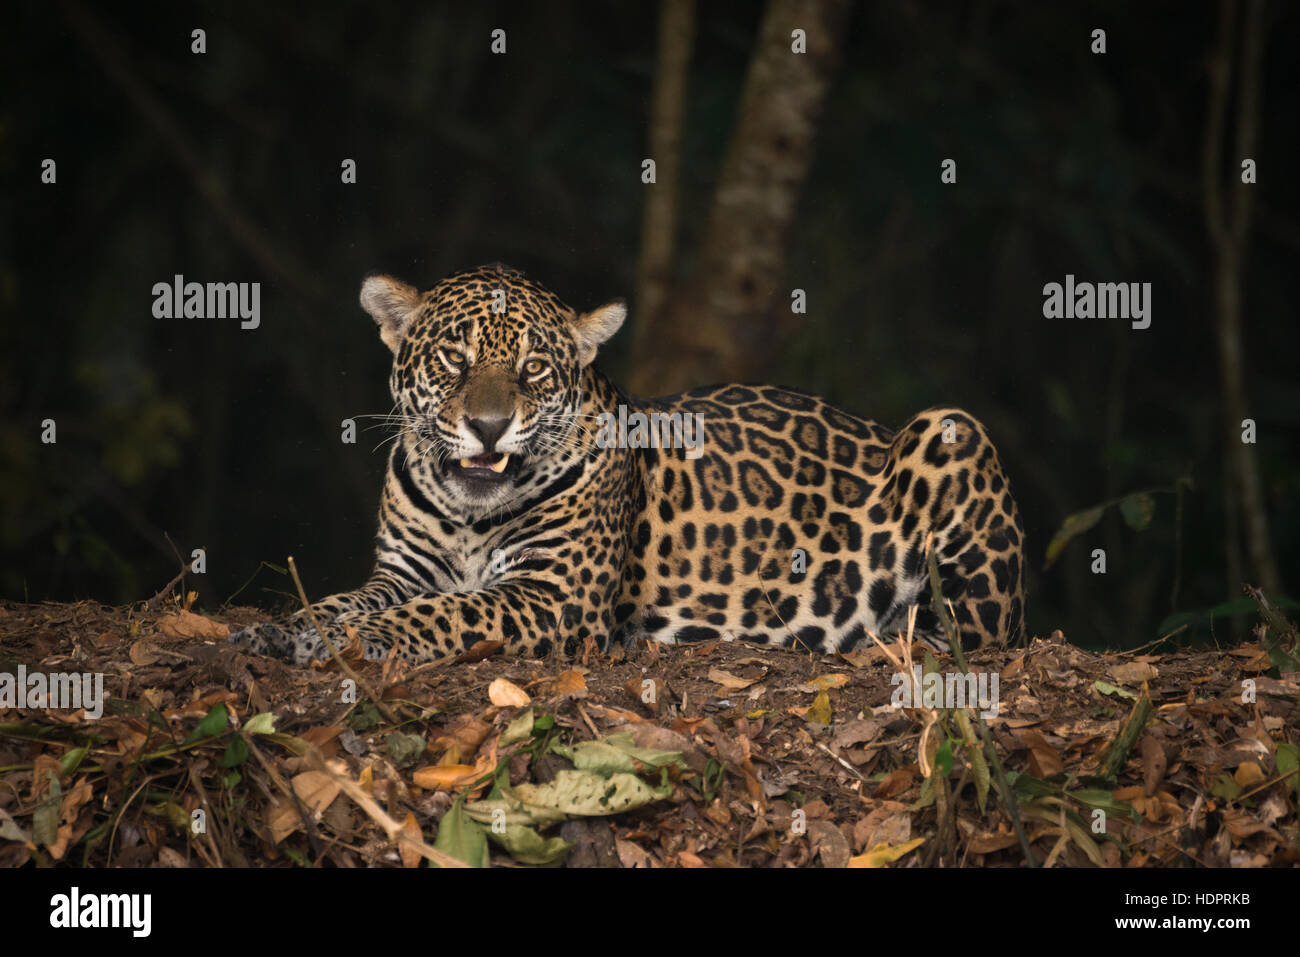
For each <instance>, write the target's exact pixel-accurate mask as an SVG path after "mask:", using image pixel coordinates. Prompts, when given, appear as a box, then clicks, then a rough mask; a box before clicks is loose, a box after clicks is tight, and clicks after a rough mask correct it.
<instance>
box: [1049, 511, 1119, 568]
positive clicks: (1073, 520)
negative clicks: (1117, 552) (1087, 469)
mask: <svg viewBox="0 0 1300 957" xmlns="http://www.w3.org/2000/svg"><path fill="white" fill-rule="evenodd" d="M1105 511H1106V506H1105V505H1098V506H1095V507H1094V508H1090V509H1087V510H1086V511H1082V512H1075V513H1074V514H1073V515H1067V516H1066V517H1065V521H1064V522H1062V523H1061V527H1060V528H1059V529H1057V531H1056V534H1055V535H1053V536H1052V540H1051V541H1050V542H1048V544H1047V562H1046V564H1044V566H1043V567H1044V568H1045V569H1046V568H1051V567H1052V563H1053V562H1055V561H1056V559H1057V557H1058V556H1059V555H1060V554H1061V551H1062V550H1063V549H1064V548H1065V546H1066V545H1068V544H1069V543H1070V539H1072V538H1074V537H1075V536H1076V535H1082V534H1083V533H1084V532H1086V531H1088V529H1090V528H1092V527H1093V526H1094V525H1096V524H1097V522H1099V521H1100V520H1101V516H1102V514H1103V513H1104V512H1105Z"/></svg>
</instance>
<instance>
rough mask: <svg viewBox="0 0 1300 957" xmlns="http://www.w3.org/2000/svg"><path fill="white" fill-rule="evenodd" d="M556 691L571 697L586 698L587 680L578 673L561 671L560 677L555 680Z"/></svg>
mask: <svg viewBox="0 0 1300 957" xmlns="http://www.w3.org/2000/svg"><path fill="white" fill-rule="evenodd" d="M555 690H556V692H557V693H558V694H562V695H571V696H573V697H575V698H581V697H586V694H587V679H586V678H584V677H583V676H582V675H581V674H580V673H578V672H576V671H572V670H570V671H561V672H560V675H559V677H558V678H556V679H555Z"/></svg>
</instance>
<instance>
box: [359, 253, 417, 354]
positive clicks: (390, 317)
mask: <svg viewBox="0 0 1300 957" xmlns="http://www.w3.org/2000/svg"><path fill="white" fill-rule="evenodd" d="M419 304H420V290H418V289H416V288H415V287H414V286H408V285H407V284H406V283H404V282H402V281H401V280H399V279H394V278H393V277H392V276H383V275H379V274H377V273H375V274H371V275H369V276H367V277H366V278H365V281H364V282H362V283H361V308H362V309H364V310H365V311H366V312H368V313H370V318H371V319H374V320H375V325H377V326H379V338H380V339H383V340H384V345H386V346H388V348H389V349H391V350H392V351H393V355H397V350H398V349H400V348H401V347H402V338H403V337H404V336H405V335H406V327H407V326H408V325H410V324H411V317H412V316H414V315H415V309H416V307H417V306H419Z"/></svg>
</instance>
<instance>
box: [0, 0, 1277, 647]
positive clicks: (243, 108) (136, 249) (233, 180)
mask: <svg viewBox="0 0 1300 957" xmlns="http://www.w3.org/2000/svg"><path fill="white" fill-rule="evenodd" d="M3 20H4V27H3V29H0V35H2V36H3V39H2V40H0V53H2V57H0V71H2V74H3V87H2V92H0V97H2V102H0V183H2V184H3V185H2V186H0V225H2V226H3V234H2V236H0V329H2V331H0V410H2V412H0V553H2V554H0V597H3V598H6V599H12V600H32V601H34V600H41V599H78V598H95V599H99V600H103V601H108V602H128V601H134V600H138V599H142V598H147V597H148V596H150V595H152V594H153V593H154V592H156V591H157V590H158V589H159V588H161V586H163V585H164V584H165V583H166V582H167V581H168V580H169V579H170V578H172V576H173V575H174V574H175V573H176V572H177V570H178V568H179V567H180V558H179V557H178V555H179V556H184V557H185V558H186V560H188V556H189V555H190V553H191V551H192V550H193V549H195V548H199V547H202V548H204V549H206V553H207V572H206V575H203V576H198V575H194V576H190V578H189V579H188V586H189V587H192V588H197V589H198V590H199V592H200V605H201V607H203V608H206V609H209V610H213V609H216V608H218V607H219V606H220V605H221V604H222V603H224V602H226V601H227V600H228V599H230V598H231V597H232V596H234V595H235V594H236V592H238V598H237V600H238V602H240V603H257V604H262V605H264V606H266V607H268V608H275V607H279V606H280V605H281V603H282V602H284V601H285V600H286V598H285V596H286V595H287V593H288V592H289V591H290V590H291V587H292V586H291V585H290V584H289V582H288V580H287V578H286V577H284V576H283V575H282V574H279V573H278V572H276V571H275V570H273V569H270V568H266V567H260V570H259V566H260V565H261V563H262V562H263V561H266V562H270V563H274V564H276V565H283V563H284V559H285V556H286V555H287V554H290V553H292V554H294V555H295V557H296V558H297V560H298V562H299V564H300V567H301V568H302V571H303V574H304V578H305V581H306V584H307V587H308V589H309V591H310V592H311V594H312V595H313V597H322V596H324V595H325V594H327V593H329V592H331V591H336V590H340V589H346V588H351V587H355V586H356V585H358V584H360V583H361V581H362V580H363V579H364V577H365V576H366V574H367V573H368V571H369V567H370V557H371V555H370V539H371V535H372V534H373V531H374V521H375V519H374V510H375V506H376V502H377V499H378V493H379V486H380V480H381V476H382V472H383V466H384V461H383V453H382V451H376V450H375V448H376V446H377V445H378V444H379V443H380V442H381V441H382V440H383V438H384V435H383V434H382V433H380V432H376V431H370V432H362V433H361V435H360V438H359V441H358V442H357V443H356V444H353V445H349V444H344V443H343V442H342V441H340V436H341V425H340V423H341V421H342V420H343V419H345V418H348V417H354V416H359V415H363V414H367V413H383V412H386V411H387V410H388V408H389V405H390V400H389V398H388V394H387V367H388V358H389V354H388V352H387V350H386V349H385V348H384V346H383V345H382V344H381V343H380V341H379V338H378V336H377V335H376V332H375V329H374V326H373V324H372V323H371V321H370V320H369V318H367V317H366V315H365V314H364V313H363V312H362V311H361V309H360V308H359V306H358V305H357V292H358V289H359V286H360V282H361V278H362V276H363V275H364V274H365V273H366V272H367V271H369V270H372V269H381V270H384V271H386V272H392V273H394V274H396V275H398V276H400V277H402V278H404V279H406V280H408V281H410V282H413V283H416V284H418V285H420V286H421V287H422V288H427V287H428V286H429V285H430V284H432V283H433V282H435V281H436V280H437V279H439V278H441V277H442V276H444V275H446V274H447V273H449V272H451V271H453V270H456V269H459V268H462V267H466V266H471V265H476V264H479V263H483V262H491V261H495V260H500V261H503V262H507V263H509V264H511V265H514V266H516V267H519V268H522V269H524V270H525V271H526V272H528V273H529V274H530V275H531V276H533V277H534V278H536V279H538V280H540V281H542V282H543V283H545V284H546V285H549V286H550V287H551V288H553V289H554V290H555V291H556V292H557V293H558V294H559V295H560V296H561V297H563V298H564V299H565V300H566V301H567V302H569V303H570V304H571V305H573V306H574V307H576V308H579V309H582V308H589V307H591V306H594V305H597V304H600V303H603V302H605V301H606V300H608V299H610V298H613V297H615V296H626V297H627V298H628V299H629V302H630V304H631V309H632V312H631V320H630V322H629V324H628V326H627V327H625V328H624V330H623V332H622V333H621V334H620V336H619V337H618V338H617V339H616V340H615V342H614V343H613V344H612V347H611V348H608V349H606V350H604V352H603V356H604V366H605V368H606V370H607V371H608V372H610V373H611V374H612V375H613V376H614V377H615V378H616V379H617V380H618V381H619V382H621V383H623V384H624V385H627V386H629V387H631V388H632V389H634V390H635V391H637V392H641V393H666V392H672V391H677V390H678V389H681V388H683V387H686V386H690V385H700V384H706V383H708V382H713V381H723V380H731V379H739V380H750V381H755V380H769V381H775V382H779V383H782V384H787V385H793V386H797V387H801V388H805V389H809V390H813V391H818V392H822V393H824V394H826V395H828V396H830V397H831V398H833V399H834V400H836V401H837V402H839V403H840V404H842V405H844V406H845V407H847V408H849V409H851V410H853V411H856V412H858V413H861V414H864V415H867V416H870V417H874V418H878V419H881V420H883V421H885V422H888V423H891V424H898V423H900V422H901V421H902V420H904V419H905V418H906V417H907V416H908V415H910V414H911V413H913V412H915V411H918V410H920V409H922V408H924V407H926V406H929V405H932V404H937V403H959V404H961V405H963V406H966V407H967V408H969V409H970V410H971V411H972V412H974V413H975V414H976V415H978V416H980V417H981V418H983V420H984V421H985V422H986V424H987V425H988V427H989V429H990V431H991V433H992V435H993V438H994V441H995V442H996V443H997V445H998V446H999V448H1000V449H1001V452H1002V456H1003V459H1004V462H1005V465H1006V467H1007V469H1008V471H1009V472H1010V474H1011V477H1012V481H1013V484H1014V488H1015V491H1016V493H1017V497H1018V498H1019V500H1020V504H1021V509H1022V511H1023V513H1024V518H1025V522H1026V524H1027V526H1028V533H1029V549H1030V558H1031V561H1030V565H1031V578H1030V587H1031V593H1030V599H1029V621H1030V625H1031V628H1032V630H1033V632H1034V633H1037V634H1046V633H1048V632H1050V631H1051V630H1053V629H1055V628H1060V629H1062V630H1063V631H1064V633H1065V634H1066V635H1067V636H1068V637H1069V638H1070V639H1072V640H1074V641H1076V642H1078V643H1080V644H1085V645H1089V646H1099V645H1106V646H1111V647H1132V646H1135V645H1138V644H1141V643H1143V642H1147V641H1150V640H1152V639H1154V638H1156V637H1158V636H1159V635H1161V634H1162V633H1164V632H1165V631H1169V630H1172V629H1173V628H1175V627H1177V626H1178V625H1180V624H1186V625H1187V626H1188V627H1187V628H1185V629H1184V630H1183V631H1181V632H1180V633H1179V634H1178V636H1177V638H1176V640H1178V641H1191V640H1196V641H1208V640H1212V639H1225V638H1230V637H1231V636H1232V635H1233V633H1234V631H1235V632H1236V634H1242V633H1244V631H1243V630H1244V628H1245V627H1247V626H1249V624H1250V623H1251V622H1252V621H1253V616H1252V615H1249V614H1243V613H1241V612H1242V609H1243V601H1244V599H1243V595H1242V589H1241V586H1242V583H1243V582H1249V583H1251V584H1255V585H1260V586H1262V587H1263V588H1264V589H1265V590H1266V591H1267V592H1269V593H1270V594H1271V595H1274V596H1278V597H1285V596H1297V595H1298V594H1300V582H1298V581H1297V577H1296V567H1297V559H1298V558H1300V536H1298V535H1297V531H1298V530H1300V507H1298V506H1297V502H1300V473H1298V472H1297V468H1296V455H1297V449H1298V448H1300V441H1298V439H1300V379H1298V377H1297V376H1296V373H1295V366H1296V352H1295V345H1296V336H1295V331H1294V328H1295V324H1296V321H1297V320H1296V316H1297V311H1296V308H1295V306H1294V303H1295V302H1296V301H1297V298H1298V295H1300V288H1298V287H1300V279H1298V278H1297V277H1298V273H1300V270H1297V268H1296V266H1297V259H1298V257H1297V253H1298V252H1300V204H1298V203H1297V181H1298V180H1300V176H1297V169H1298V168H1300V165H1298V164H1300V125H1298V124H1297V123H1296V121H1295V117H1296V116H1298V115H1300V96H1298V95H1297V94H1298V92H1300V82H1298V79H1297V63H1298V62H1300V57H1297V37H1300V6H1297V5H1294V4H1291V3H1280V2H1273V3H1262V2H1246V3H1237V4H1233V3H1228V4H1224V5H1219V4H1213V3H1204V4H1203V3H1194V2H1193V3H1187V2H1169V3H1144V4H1132V3H1127V2H1113V3H1099V4H1093V5H1083V4H1068V5H1067V4H1056V3H999V2H967V3H952V4H928V3H916V2H906V0H884V2H879V3H874V2H873V3H848V2H841V0H817V2H814V0H803V2H799V0H795V2H783V0H770V2H769V3H767V4H760V3H755V4H752V5H748V6H746V5H737V4H713V3H691V2H685V0H669V2H665V3H663V4H662V5H657V6H656V5H650V4H636V5H633V4H623V5H611V4H607V3H597V2H589V3H559V2H556V3H551V2H548V3H532V4H519V3H473V4H470V3H462V4H437V3H418V4H410V5H405V6H404V5H400V4H373V3H336V4H330V5H322V6H320V7H319V8H318V7H317V6H315V5H303V6H300V7H296V8H291V7H287V6H282V5H279V4H254V3H249V4H241V5H218V4H203V3H185V4H176V3H169V4H156V5H155V4H129V5H125V4H111V5H110V4H102V5H99V4H91V3H89V2H85V0H78V2H73V0H68V2H55V3H44V2H39V3H37V2H32V3H27V2H16V3H12V4H8V5H6V7H5V10H4V14H3ZM195 29H202V30H203V31H205V37H204V39H205V42H206V52H204V53H201V54H197V53H194V52H192V46H193V44H194V42H195V41H194V39H193V37H192V31H194V30H195ZM496 29H501V30H504V31H505V44H506V52H505V53H504V54H494V53H493V52H492V50H491V45H492V43H493V37H492V31H494V30H496ZM793 29H802V30H804V31H806V36H807V52H806V53H804V54H802V55H794V54H792V53H791V31H792V30H793ZM1097 29H1101V30H1104V31H1105V35H1104V43H1105V52H1104V54H1103V53H1094V52H1092V50H1093V48H1094V46H1095V45H1096V44H1097V43H1098V42H1099V41H1097V40H1096V39H1094V35H1093V31H1094V30H1097ZM646 158H653V159H655V162H656V182H655V183H654V184H646V183H644V182H643V181H642V162H643V160H645V159H646ZM47 159H52V160H54V161H55V167H54V168H55V173H56V181H55V182H54V183H52V184H51V183H45V182H42V175H43V165H42V164H43V163H44V162H45V160H47ZM349 159H351V160H354V161H355V163H356V183H355V184H345V183H343V182H342V181H341V179H342V176H341V170H342V164H343V163H344V161H345V160H349ZM946 159H952V160H955V161H956V183H953V184H945V183H943V182H941V172H942V170H941V164H942V163H943V162H944V160H946ZM1243 159H1252V160H1254V161H1255V176H1256V182H1255V183H1254V184H1251V185H1244V184H1243V183H1242V182H1241V179H1242V169H1241V164H1242V161H1243ZM178 273H179V274H182V275H184V276H185V277H186V279H187V280H195V281H200V282H210V281H220V282H258V283H261V325H260V327H259V328H257V329H255V330H242V329H241V328H240V326H239V322H238V320H233V319H226V320H220V319H216V320H198V319H157V318H154V316H153V294H152V288H153V285H154V284H155V283H157V282H169V281H171V279H172V277H173V276H174V275H176V274H178ZM1067 274H1072V275H1074V276H1075V277H1076V278H1077V279H1078V280H1080V281H1090V282H1137V283H1150V284H1151V289H1152V293H1151V296H1152V322H1151V326H1150V328H1149V329H1146V330H1134V329H1132V328H1130V324H1129V323H1128V322H1127V321H1125V320H1123V319H1106V320H1102V319H1091V320H1088V319H1048V318H1044V316H1043V286H1044V284H1046V283H1049V282H1058V283H1063V282H1065V277H1066V276H1067ZM794 289H802V290H804V292H805V294H806V298H807V311H806V313H803V314H795V313H792V311H791V308H790V304H791V292H792V290H794ZM47 419H52V420H54V422H55V424H56V428H57V442H56V443H54V444H48V443H45V442H42V431H43V425H42V423H43V422H44V421H45V420H47ZM1243 419H1251V420H1253V422H1254V431H1255V439H1256V441H1255V442H1254V443H1253V444H1244V443H1243V442H1242V433H1243V428H1242V425H1241V422H1242V420H1243ZM358 421H359V422H360V423H361V424H363V425H364V423H365V420H358ZM1142 492H1146V493H1148V494H1146V495H1135V494H1134V493H1142ZM1105 503H1111V505H1110V506H1109V507H1107V508H1106V509H1105V510H1104V511H1103V512H1102V513H1101V515H1100V517H1099V518H1098V520H1097V521H1096V523H1095V524H1094V525H1092V526H1091V527H1086V528H1084V527H1083V526H1086V525H1087V521H1086V520H1084V521H1079V520H1076V527H1077V528H1079V529H1080V533H1079V534H1078V535H1077V536H1076V537H1074V538H1073V539H1072V540H1071V541H1069V542H1068V544H1066V545H1065V547H1064V548H1062V549H1061V550H1060V553H1059V555H1058V556H1057V557H1056V560H1055V562H1054V563H1052V564H1051V565H1050V567H1045V565H1046V559H1047V551H1048V543H1049V541H1050V540H1051V539H1052V537H1053V535H1054V534H1055V533H1056V532H1057V530H1058V529H1059V528H1061V526H1062V525H1063V523H1065V522H1066V520H1067V518H1068V517H1069V516H1071V515H1074V514H1076V513H1080V512H1084V511H1085V510H1088V509H1090V508H1093V507H1095V506H1099V505H1102V504H1105ZM1096 517H1097V516H1096V514H1095V513H1094V514H1092V515H1089V516H1087V518H1096ZM172 543H174V546H175V547H174V548H173V544H172ZM1098 548H1100V549H1104V550H1105V554H1106V571H1105V574H1096V573H1094V571H1093V565H1094V558H1093V550H1094V549H1098ZM250 580H251V582H250ZM244 586H247V587H244ZM241 587H242V588H243V590H242V591H240V589H241ZM1247 604H1248V603H1247ZM1233 612H1237V614H1236V615H1235V616H1234V615H1233ZM1170 616H1177V617H1175V618H1172V619H1171V617H1170Z"/></svg>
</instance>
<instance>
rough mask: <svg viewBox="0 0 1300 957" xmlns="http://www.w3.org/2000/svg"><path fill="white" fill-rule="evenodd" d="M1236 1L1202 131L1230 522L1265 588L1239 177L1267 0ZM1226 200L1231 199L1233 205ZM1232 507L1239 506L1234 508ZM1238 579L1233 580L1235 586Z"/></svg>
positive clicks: (1268, 590) (1267, 559) (1269, 587)
mask: <svg viewBox="0 0 1300 957" xmlns="http://www.w3.org/2000/svg"><path fill="white" fill-rule="evenodd" d="M1237 10H1238V4H1236V3H1234V2H1233V0H1222V4H1221V7H1220V21H1219V32H1218V35H1219V47H1218V50H1217V51H1215V53H1214V54H1213V55H1212V56H1211V59H1210V64H1209V74H1210V83H1209V104H1208V114H1209V120H1208V123H1207V126H1206V135H1205V182H1204V190H1205V216H1206V224H1207V226H1208V229H1209V234H1210V241H1211V244H1212V246H1213V249H1214V257H1215V262H1214V307H1215V313H1216V314H1215V325H1214V332H1215V345H1216V346H1217V349H1218V354H1219V374H1220V378H1221V379H1222V383H1223V406H1224V409H1223V411H1224V425H1225V428H1226V432H1225V441H1226V442H1227V443H1228V454H1227V455H1225V456H1224V469H1225V470H1226V475H1225V486H1226V488H1227V489H1229V490H1231V491H1235V493H1236V502H1235V503H1231V504H1230V505H1229V507H1228V514H1227V520H1228V527H1229V529H1230V530H1232V529H1233V526H1236V525H1239V526H1240V528H1241V530H1242V532H1243V533H1244V538H1245V550H1246V557H1247V564H1248V566H1249V573H1250V574H1251V575H1252V576H1253V577H1254V578H1255V579H1256V580H1257V581H1258V583H1259V585H1260V587H1262V588H1263V589H1264V592H1265V594H1268V595H1276V594H1277V593H1278V591H1279V589H1280V586H1281V580H1280V577H1279V575H1278V570H1277V563H1276V561H1275V560H1274V557H1273V548H1272V545H1271V543H1270V540H1269V531H1268V514H1267V512H1266V510H1265V505H1264V492H1263V483H1262V482H1261V480H1260V475H1259V463H1258V461H1257V459H1256V456H1255V447H1254V445H1250V444H1247V443H1245V442H1243V441H1242V440H1241V430H1242V425H1241V423H1242V420H1243V419H1245V418H1248V417H1251V416H1250V412H1249V403H1248V402H1247V399H1246V375H1245V356H1244V345H1243V338H1242V329H1241V326H1242V277H1243V274H1244V270H1245V261H1246V254H1247V251H1248V248H1249V244H1250V226H1251V218H1252V217H1251V214H1252V211H1253V207H1254V191H1255V186H1254V185H1253V184H1246V183H1242V182H1241V171H1240V164H1241V161H1242V160H1244V159H1248V158H1249V159H1256V158H1257V155H1256V148H1257V146H1258V142H1259V117H1260V111H1261V103H1260V78H1261V74H1262V72H1263V59H1264V57H1263V52H1264V3H1263V0H1249V2H1248V3H1247V4H1246V12H1245V17H1244V20H1242V22H1241V23H1240V30H1238V19H1239V18H1238V16H1237ZM1238 33H1240V38H1241V55H1240V58H1239V60H1238V62H1237V63H1236V64H1234V59H1236V58H1234V50H1233V46H1234V37H1235V36H1236V35H1237V34H1238ZM1234 65H1239V75H1238V77H1237V102H1236V104H1235V111H1236V120H1237V124H1236V131H1235V134H1234V136H1233V142H1232V143H1231V144H1229V143H1227V142H1226V139H1227V137H1226V135H1225V132H1226V126H1227V115H1228V97H1229V89H1230V86H1231V80H1232V74H1233V67H1234ZM1225 149H1228V150H1229V152H1228V156H1229V157H1230V163H1229V167H1228V172H1227V174H1226V176H1225V173H1224V169H1223V154H1224V151H1225ZM1225 204H1230V208H1229V209H1228V210H1225V209H1224V206H1225ZM1234 513H1235V514H1234ZM1233 538H1235V535H1234V536H1231V538H1230V539H1229V540H1228V541H1226V542H1225V545H1226V547H1227V549H1228V567H1229V569H1232V568H1233V567H1234V565H1236V564H1237V563H1236V562H1234V560H1233V554H1234V550H1235V549H1237V548H1238V543H1237V542H1236V541H1235V540H1232V539H1233ZM1240 586H1241V582H1239V581H1235V582H1232V583H1231V587H1232V591H1233V592H1234V593H1235V592H1236V591H1237V589H1238V588H1239V587H1240Z"/></svg>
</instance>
